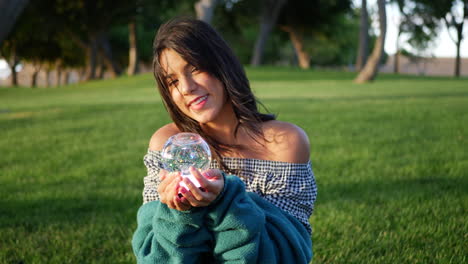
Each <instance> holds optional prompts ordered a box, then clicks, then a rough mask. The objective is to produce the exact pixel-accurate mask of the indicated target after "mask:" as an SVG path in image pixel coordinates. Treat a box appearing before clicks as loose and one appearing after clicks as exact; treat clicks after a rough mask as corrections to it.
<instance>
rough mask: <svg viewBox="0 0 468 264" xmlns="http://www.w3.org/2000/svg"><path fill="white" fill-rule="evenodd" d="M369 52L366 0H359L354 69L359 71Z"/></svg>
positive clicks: (364, 63)
mask: <svg viewBox="0 0 468 264" xmlns="http://www.w3.org/2000/svg"><path fill="white" fill-rule="evenodd" d="M368 53H369V14H368V11H367V0H362V1H361V15H360V26H359V45H358V53H357V58H356V70H357V71H360V70H362V68H363V67H364V65H366V62H367V55H368Z"/></svg>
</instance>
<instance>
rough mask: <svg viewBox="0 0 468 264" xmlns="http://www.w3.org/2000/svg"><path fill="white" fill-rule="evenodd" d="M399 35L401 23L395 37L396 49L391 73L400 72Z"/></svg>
mask: <svg viewBox="0 0 468 264" xmlns="http://www.w3.org/2000/svg"><path fill="white" fill-rule="evenodd" d="M400 36H401V24H400V26H399V27H398V34H397V37H396V51H395V55H394V58H395V61H394V62H393V73H400Z"/></svg>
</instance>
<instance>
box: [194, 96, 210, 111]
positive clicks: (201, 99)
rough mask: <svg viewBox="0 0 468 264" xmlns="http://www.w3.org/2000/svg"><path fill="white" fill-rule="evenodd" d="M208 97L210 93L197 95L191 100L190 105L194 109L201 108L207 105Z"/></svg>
mask: <svg viewBox="0 0 468 264" xmlns="http://www.w3.org/2000/svg"><path fill="white" fill-rule="evenodd" d="M207 99H208V95H205V96H200V97H197V98H195V100H193V101H192V102H190V104H189V107H190V108H191V109H193V110H199V109H201V108H202V107H203V106H204V105H205V103H206V100H207Z"/></svg>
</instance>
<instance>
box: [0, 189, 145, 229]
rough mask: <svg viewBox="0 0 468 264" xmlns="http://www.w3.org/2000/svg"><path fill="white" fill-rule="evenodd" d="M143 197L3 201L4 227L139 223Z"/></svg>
mask: <svg viewBox="0 0 468 264" xmlns="http://www.w3.org/2000/svg"><path fill="white" fill-rule="evenodd" d="M140 205H141V197H140V196H137V197H131V198H128V197H125V198H112V199H110V198H103V197H99V196H95V197H89V198H57V199H52V198H47V199H35V200H32V201H26V200H8V201H0V215H2V218H1V220H0V227H2V228H17V227H20V226H21V227H23V228H25V229H26V230H27V231H31V232H33V231H34V230H35V229H36V228H38V227H40V226H49V225H55V224H59V225H63V224H65V225H73V226H79V225H82V224H89V223H90V222H91V221H92V222H93V224H95V223H98V224H99V223H106V222H107V223H108V222H109V221H112V222H113V223H114V224H113V225H115V222H119V223H127V224H130V223H131V224H133V223H136V213H137V210H138V208H139V206H140Z"/></svg>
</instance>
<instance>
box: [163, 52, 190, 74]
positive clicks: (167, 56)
mask: <svg viewBox="0 0 468 264" xmlns="http://www.w3.org/2000/svg"><path fill="white" fill-rule="evenodd" d="M159 64H160V65H161V68H162V70H163V72H164V73H165V75H171V74H174V73H177V72H179V71H183V70H185V69H186V68H187V67H188V66H190V64H189V63H188V62H187V61H186V60H185V59H184V58H182V56H180V54H179V53H177V52H176V51H175V50H173V49H165V50H163V51H162V52H161V55H160V56H159Z"/></svg>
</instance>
